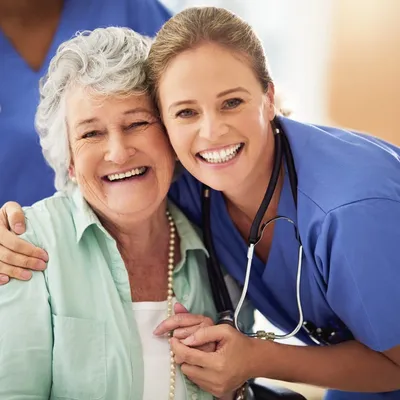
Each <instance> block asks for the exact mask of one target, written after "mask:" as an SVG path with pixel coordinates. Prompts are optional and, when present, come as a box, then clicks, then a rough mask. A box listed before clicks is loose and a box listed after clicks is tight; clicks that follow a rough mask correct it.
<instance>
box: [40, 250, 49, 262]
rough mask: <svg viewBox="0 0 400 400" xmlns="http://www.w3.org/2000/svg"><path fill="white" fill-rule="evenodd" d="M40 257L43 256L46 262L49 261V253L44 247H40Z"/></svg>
mask: <svg viewBox="0 0 400 400" xmlns="http://www.w3.org/2000/svg"><path fill="white" fill-rule="evenodd" d="M39 258H41V259H42V260H43V261H45V262H47V261H49V255H48V254H47V252H46V251H44V250H43V249H40V252H39Z"/></svg>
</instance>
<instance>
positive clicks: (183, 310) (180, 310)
mask: <svg viewBox="0 0 400 400" xmlns="http://www.w3.org/2000/svg"><path fill="white" fill-rule="evenodd" d="M188 312H189V311H188V310H187V308H186V307H185V306H184V305H183V304H181V303H175V305H174V313H175V314H182V313H188Z"/></svg>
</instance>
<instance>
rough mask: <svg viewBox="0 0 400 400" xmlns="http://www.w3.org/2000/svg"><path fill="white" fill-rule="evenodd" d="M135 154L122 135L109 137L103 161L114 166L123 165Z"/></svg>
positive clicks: (132, 147)
mask: <svg viewBox="0 0 400 400" xmlns="http://www.w3.org/2000/svg"><path fill="white" fill-rule="evenodd" d="M135 153H136V149H135V147H134V146H133V145H132V143H130V141H129V140H128V138H127V137H126V136H125V137H124V136H123V135H118V136H114V137H110V138H109V140H108V141H107V150H106V155H105V160H106V161H110V162H113V163H115V164H124V163H125V162H127V161H128V160H129V158H130V157H131V156H133V155H134V154H135Z"/></svg>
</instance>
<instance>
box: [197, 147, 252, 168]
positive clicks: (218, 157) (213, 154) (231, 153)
mask: <svg viewBox="0 0 400 400" xmlns="http://www.w3.org/2000/svg"><path fill="white" fill-rule="evenodd" d="M243 147H244V143H236V144H234V145H230V146H225V147H220V148H218V149H208V150H204V151H200V152H199V153H197V154H196V156H197V157H199V158H201V159H202V160H203V161H206V162H207V163H210V164H223V163H226V162H228V161H230V160H233V159H234V158H235V157H236V156H237V155H238V154H239V153H240V152H241V150H242V149H243Z"/></svg>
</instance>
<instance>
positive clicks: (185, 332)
mask: <svg viewBox="0 0 400 400" xmlns="http://www.w3.org/2000/svg"><path fill="white" fill-rule="evenodd" d="M199 328H200V325H194V326H188V327H187V328H177V329H174V335H173V336H174V337H175V338H177V339H179V340H183V339H186V338H187V337H188V336H190V335H192V334H193V333H195V332H196V331H197V330H198V329H199Z"/></svg>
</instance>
